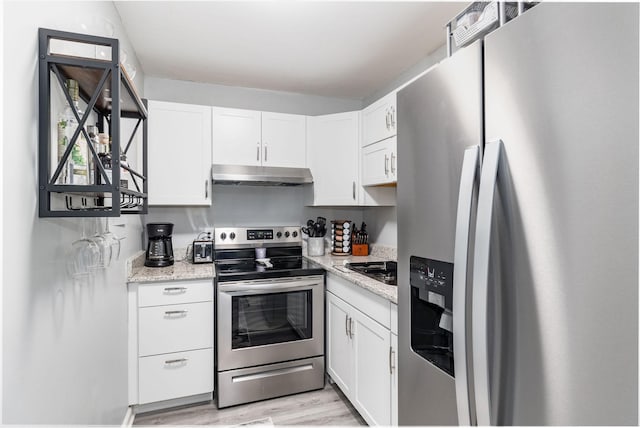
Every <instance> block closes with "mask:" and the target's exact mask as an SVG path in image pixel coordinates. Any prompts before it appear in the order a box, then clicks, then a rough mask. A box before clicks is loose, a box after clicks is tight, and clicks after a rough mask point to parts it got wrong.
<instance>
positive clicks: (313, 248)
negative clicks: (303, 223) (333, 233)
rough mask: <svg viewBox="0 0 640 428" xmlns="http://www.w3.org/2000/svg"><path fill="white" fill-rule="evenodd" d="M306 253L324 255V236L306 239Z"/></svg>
mask: <svg viewBox="0 0 640 428" xmlns="http://www.w3.org/2000/svg"><path fill="white" fill-rule="evenodd" d="M307 254H309V255H310V256H324V238H309V239H308V240H307Z"/></svg>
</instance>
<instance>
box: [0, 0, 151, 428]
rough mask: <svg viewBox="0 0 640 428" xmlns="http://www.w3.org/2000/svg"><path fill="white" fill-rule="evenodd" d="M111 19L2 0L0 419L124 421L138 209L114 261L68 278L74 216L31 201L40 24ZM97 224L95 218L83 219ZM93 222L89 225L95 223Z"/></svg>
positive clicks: (102, 12) (105, 11) (108, 5)
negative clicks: (44, 215) (130, 265)
mask: <svg viewBox="0 0 640 428" xmlns="http://www.w3.org/2000/svg"><path fill="white" fill-rule="evenodd" d="M103 17H104V18H107V19H109V20H110V21H111V22H113V23H114V24H115V35H114V37H117V38H119V39H120V41H121V43H122V44H123V45H124V47H125V48H126V49H127V50H128V53H129V60H130V61H132V62H133V63H134V65H135V66H136V67H137V69H138V75H137V77H136V84H137V87H138V88H140V89H142V84H143V78H142V77H143V76H142V72H141V67H140V65H139V64H138V62H137V60H136V59H135V57H134V56H135V55H134V52H133V49H132V48H131V46H130V45H129V44H128V42H127V41H126V34H125V32H124V31H123V29H122V27H121V23H120V18H119V15H118V13H117V12H116V10H115V8H114V6H113V3H112V2H58V1H47V2H29V1H5V4H4V19H3V31H4V43H3V55H4V57H3V59H4V68H3V86H4V96H3V108H4V109H3V110H4V116H3V121H4V128H3V139H2V140H3V150H4V154H3V155H4V156H3V159H2V174H3V188H2V191H3V199H4V201H10V203H9V204H7V203H5V204H4V206H3V224H2V227H3V231H4V232H3V233H4V237H3V240H2V246H3V256H4V259H3V262H4V268H5V269H4V271H3V277H2V280H3V307H2V316H3V331H2V333H3V350H4V352H3V367H2V368H3V384H2V388H3V394H2V396H3V403H2V407H3V419H2V422H3V423H5V424H9V423H10V424H80V425H89V424H120V423H121V422H122V420H123V417H124V415H125V412H126V408H127V299H126V286H125V267H124V260H126V258H127V257H129V256H130V255H131V254H133V253H134V252H135V251H137V250H139V249H140V233H141V221H140V218H139V216H129V217H121V218H119V219H112V224H116V223H118V224H124V227H112V229H113V230H114V231H115V232H116V233H117V234H118V235H120V236H124V237H126V239H125V240H124V241H122V244H123V250H122V254H121V256H120V261H119V262H118V263H116V264H115V266H112V267H111V268H110V269H109V270H108V271H105V272H100V273H98V274H97V275H96V277H95V279H94V280H93V281H86V282H82V283H74V282H72V281H71V280H70V278H69V277H68V275H67V273H66V269H65V261H66V257H65V255H66V252H67V251H68V250H69V248H70V246H71V243H72V242H73V241H74V240H76V239H78V238H79V237H80V233H81V223H82V222H81V221H80V220H78V219H75V220H74V219H40V218H38V206H37V192H38V181H37V175H36V170H37V144H38V109H37V106H38V80H37V76H38V55H37V42H38V34H37V31H38V27H45V28H52V29H59V30H66V31H76V32H80V26H79V24H81V23H87V24H89V28H97V27H96V26H95V25H96V23H95V20H96V19H98V22H99V19H101V18H103ZM87 223H88V224H89V225H91V226H92V225H93V220H89V221H88V222H87ZM91 230H93V229H92V228H91Z"/></svg>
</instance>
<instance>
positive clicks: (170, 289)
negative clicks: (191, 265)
mask: <svg viewBox="0 0 640 428" xmlns="http://www.w3.org/2000/svg"><path fill="white" fill-rule="evenodd" d="M205 301H213V279H211V280H205V281H188V282H182V281H181V282H160V283H154V284H141V285H140V286H139V287H138V307H144V306H160V305H175V304H180V303H193V302H205Z"/></svg>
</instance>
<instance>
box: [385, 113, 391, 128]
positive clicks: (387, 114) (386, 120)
mask: <svg viewBox="0 0 640 428" xmlns="http://www.w3.org/2000/svg"><path fill="white" fill-rule="evenodd" d="M384 120H385V122H386V124H387V131H388V130H389V120H390V118H389V110H388V109H387V110H386V114H385V115H384Z"/></svg>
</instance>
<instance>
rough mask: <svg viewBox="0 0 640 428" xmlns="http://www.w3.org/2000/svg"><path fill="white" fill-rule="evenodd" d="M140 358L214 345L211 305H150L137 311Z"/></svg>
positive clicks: (203, 303) (204, 303)
mask: <svg viewBox="0 0 640 428" xmlns="http://www.w3.org/2000/svg"><path fill="white" fill-rule="evenodd" d="M138 329H139V330H138V331H139V335H138V337H139V339H138V352H139V354H138V355H139V356H141V357H142V356H147V355H156V354H164V353H167V352H177V351H184V350H189V349H202V348H210V347H212V346H213V303H212V302H202V303H189V304H185V305H169V306H152V307H148V308H140V309H139V311H138Z"/></svg>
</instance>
